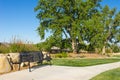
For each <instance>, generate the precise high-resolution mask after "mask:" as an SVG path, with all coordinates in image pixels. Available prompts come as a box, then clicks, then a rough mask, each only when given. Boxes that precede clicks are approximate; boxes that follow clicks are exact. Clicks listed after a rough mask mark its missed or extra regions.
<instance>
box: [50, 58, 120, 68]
mask: <svg viewBox="0 0 120 80" xmlns="http://www.w3.org/2000/svg"><path fill="white" fill-rule="evenodd" d="M118 61H120V59H119V58H106V59H105V58H104V59H65V58H64V59H63V58H59V59H53V60H52V63H53V65H59V66H75V67H84V66H93V65H99V64H106V63H112V62H118Z"/></svg>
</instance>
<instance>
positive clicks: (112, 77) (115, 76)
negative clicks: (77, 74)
mask: <svg viewBox="0 0 120 80" xmlns="http://www.w3.org/2000/svg"><path fill="white" fill-rule="evenodd" d="M91 80H120V68H117V69H113V70H109V71H106V72H103V73H101V74H99V75H97V76H95V77H94V78H92V79H91Z"/></svg>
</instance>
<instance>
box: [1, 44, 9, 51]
mask: <svg viewBox="0 0 120 80" xmlns="http://www.w3.org/2000/svg"><path fill="white" fill-rule="evenodd" d="M8 52H9V47H7V46H4V45H0V53H8Z"/></svg>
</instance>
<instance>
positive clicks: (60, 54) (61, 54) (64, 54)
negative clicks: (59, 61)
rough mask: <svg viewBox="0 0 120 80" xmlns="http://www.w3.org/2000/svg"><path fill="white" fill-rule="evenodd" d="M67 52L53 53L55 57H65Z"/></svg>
mask: <svg viewBox="0 0 120 80" xmlns="http://www.w3.org/2000/svg"><path fill="white" fill-rule="evenodd" d="M66 57H68V54H67V53H65V52H62V53H57V54H55V58H66Z"/></svg>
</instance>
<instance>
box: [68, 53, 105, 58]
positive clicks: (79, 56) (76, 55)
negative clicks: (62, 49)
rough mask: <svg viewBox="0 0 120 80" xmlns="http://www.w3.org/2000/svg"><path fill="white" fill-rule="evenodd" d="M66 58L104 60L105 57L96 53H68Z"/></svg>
mask: <svg viewBox="0 0 120 80" xmlns="http://www.w3.org/2000/svg"><path fill="white" fill-rule="evenodd" d="M68 56H69V57H72V58H106V57H107V56H105V55H101V54H97V53H79V54H73V53H69V54H68Z"/></svg>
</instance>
